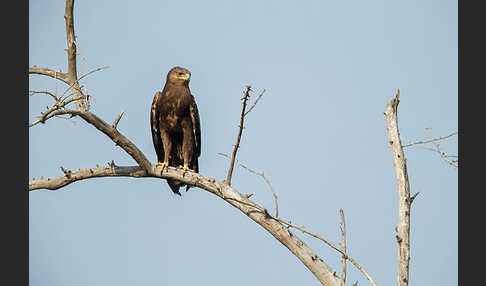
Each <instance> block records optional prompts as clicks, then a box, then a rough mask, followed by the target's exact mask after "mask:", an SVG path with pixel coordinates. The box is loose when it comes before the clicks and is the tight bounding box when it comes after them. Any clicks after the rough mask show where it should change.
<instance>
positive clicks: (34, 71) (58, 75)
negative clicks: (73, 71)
mask: <svg viewBox="0 0 486 286" xmlns="http://www.w3.org/2000/svg"><path fill="white" fill-rule="evenodd" d="M29 74H40V75H45V76H49V77H52V78H54V79H58V80H60V81H62V82H64V83H66V84H69V77H68V75H67V74H65V73H63V72H60V71H55V70H52V69H48V68H39V67H30V68H29Z"/></svg>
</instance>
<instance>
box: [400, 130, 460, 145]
mask: <svg viewBox="0 0 486 286" xmlns="http://www.w3.org/2000/svg"><path fill="white" fill-rule="evenodd" d="M456 134H457V131H454V132H452V133H451V134H449V135H446V136H441V137H437V138H432V139H430V140H425V141H416V142H412V143H408V144H406V145H403V146H402V147H403V148H405V147H410V146H413V145H419V144H427V143H431V142H436V141H440V140H444V139H447V138H449V137H451V136H454V135H456Z"/></svg>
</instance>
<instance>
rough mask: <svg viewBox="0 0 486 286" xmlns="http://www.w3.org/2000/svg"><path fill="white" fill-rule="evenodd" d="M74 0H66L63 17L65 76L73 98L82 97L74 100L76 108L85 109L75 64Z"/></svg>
mask: <svg viewBox="0 0 486 286" xmlns="http://www.w3.org/2000/svg"><path fill="white" fill-rule="evenodd" d="M73 8H74V0H66V10H65V14H64V19H65V21H66V40H67V46H68V51H67V53H68V72H67V76H68V79H69V84H70V85H72V86H73V92H74V94H73V97H74V98H75V99H77V98H82V100H77V101H76V109H77V110H80V111H87V110H88V109H89V106H88V102H87V100H86V96H84V95H83V94H82V92H81V88H80V86H79V82H78V72H77V64H76V36H75V35H74V16H73Z"/></svg>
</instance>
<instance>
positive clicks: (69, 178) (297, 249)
mask: <svg viewBox="0 0 486 286" xmlns="http://www.w3.org/2000/svg"><path fill="white" fill-rule="evenodd" d="M73 6H74V0H66V9H65V16H64V18H65V21H66V39H67V46H68V49H67V51H68V57H67V58H68V61H67V62H68V72H67V73H63V72H60V71H56V70H52V69H49V68H40V67H35V66H34V67H30V68H29V74H38V75H44V76H48V77H51V78H54V79H56V80H59V81H60V82H63V83H65V84H67V85H68V88H67V89H66V90H65V91H64V92H63V94H62V95H60V96H59V95H57V94H55V93H52V92H50V91H30V94H36V93H38V94H45V95H49V96H50V97H52V99H53V100H54V103H53V104H52V106H51V107H47V109H46V110H45V111H44V112H42V113H41V115H40V116H39V118H38V119H37V120H35V121H34V122H33V123H31V124H30V125H29V127H33V126H36V125H37V124H39V123H45V122H46V121H47V120H49V119H51V118H53V117H63V116H68V117H76V116H77V117H80V118H82V119H83V120H84V121H85V122H86V123H88V124H89V125H91V126H93V127H94V128H96V129H98V130H99V131H100V132H101V133H103V134H105V135H106V136H108V137H109V138H110V139H111V140H112V141H113V142H114V143H115V144H116V145H117V146H119V147H121V148H122V149H123V150H124V151H125V152H127V153H128V154H129V155H130V156H131V157H132V158H133V159H134V160H135V161H136V163H137V165H136V166H117V165H116V164H115V163H114V161H112V162H111V163H109V164H108V165H107V166H103V167H99V166H96V167H91V168H85V169H80V170H77V171H71V170H68V169H65V168H63V167H61V170H62V172H63V175H62V176H60V177H57V178H43V179H37V180H36V179H34V180H31V181H30V182H29V191H34V190H38V189H49V190H58V189H61V188H62V187H64V186H66V185H69V184H71V183H73V182H77V181H80V180H86V179H90V178H96V177H132V178H145V177H151V178H160V179H176V180H179V181H181V182H183V183H185V184H187V185H191V186H194V187H198V188H200V189H202V190H205V191H207V192H209V193H210V194H213V195H215V196H217V197H219V198H221V199H222V200H224V201H225V202H227V203H229V204H230V205H232V206H233V207H235V208H237V209H238V210H240V211H241V212H242V213H244V214H245V215H246V216H248V217H249V218H250V219H252V220H253V221H254V222H256V223H257V224H259V225H260V226H261V227H263V228H264V229H265V230H267V231H268V232H269V233H270V234H271V235H272V236H273V237H275V239H277V240H278V241H280V242H281V243H282V244H283V245H284V246H285V247H287V248H288V249H289V251H290V252H291V253H292V254H294V255H295V256H296V257H297V258H298V259H299V260H300V261H301V262H302V263H303V264H304V265H305V266H306V267H307V268H308V269H309V270H310V271H311V272H312V273H313V274H314V275H315V277H316V278H317V279H318V280H319V281H320V282H321V283H322V285H327V286H338V285H339V286H342V285H345V282H346V262H347V261H349V262H350V263H352V264H353V265H354V266H355V267H356V268H357V269H358V270H360V271H361V273H362V274H363V275H364V276H365V277H366V278H367V279H368V280H369V282H370V283H371V284H372V285H376V283H375V281H374V280H373V279H372V278H371V276H370V275H369V274H368V273H367V272H366V271H365V269H364V268H363V267H362V266H361V265H360V264H358V262H357V261H356V260H355V259H354V258H352V257H350V256H349V255H348V252H347V249H346V228H345V220H344V212H343V211H342V210H340V215H341V246H340V247H338V246H336V245H334V244H333V243H331V242H330V241H328V240H327V239H325V238H324V237H322V236H320V235H318V234H315V233H313V232H311V231H308V230H307V229H305V228H304V227H301V226H298V225H296V224H294V223H291V222H290V221H287V220H284V219H282V218H280V217H279V214H278V201H277V195H276V192H275V190H274V189H273V187H272V185H271V184H270V181H269V180H268V178H267V177H265V175H264V173H263V172H257V171H255V170H253V169H251V168H248V167H246V166H245V165H243V164H241V163H240V162H239V161H238V160H237V159H236V155H237V151H238V148H239V144H240V139H241V136H242V134H243V125H244V119H245V117H246V116H247V115H248V114H249V113H250V111H252V110H253V108H254V107H255V105H256V104H257V102H258V100H260V98H261V97H262V96H263V93H264V92H265V90H263V91H262V92H261V93H260V94H259V96H258V97H257V98H256V99H255V100H254V102H253V104H252V105H251V106H250V108H249V109H248V110H247V109H246V107H247V105H248V103H249V99H250V92H251V91H252V89H251V86H249V85H248V86H246V88H245V91H244V96H243V98H242V101H243V104H242V105H243V108H242V111H241V115H240V125H239V130H238V136H237V141H236V143H235V145H234V149H233V152H232V155H231V156H229V155H226V154H222V155H224V156H226V157H228V158H229V159H230V166H229V169H228V174H227V176H226V180H225V181H218V180H216V179H214V178H211V177H208V176H205V175H203V174H199V173H193V172H190V171H187V172H183V171H182V170H180V169H178V168H174V167H166V168H164V169H163V170H162V169H161V167H159V166H157V165H156V164H154V163H152V162H150V161H149V160H148V159H147V157H146V156H145V155H144V154H143V152H142V151H140V149H139V148H138V147H137V146H136V145H135V144H133V142H132V141H130V139H128V138H127V137H126V136H125V135H124V134H122V133H121V132H120V131H119V130H118V129H117V126H118V123H119V121H120V120H121V118H122V116H123V114H124V112H123V111H122V112H120V114H119V115H118V116H117V117H116V118H115V119H114V120H113V123H112V124H109V123H107V122H105V121H104V120H103V119H101V118H100V117H98V116H97V115H95V114H93V113H91V112H90V111H89V107H90V102H89V94H87V93H85V92H84V91H83V86H81V85H80V84H79V80H80V79H82V78H83V77H85V76H87V75H89V74H92V73H94V72H96V71H99V70H102V69H104V68H105V67H102V68H97V69H95V70H93V71H91V72H89V73H87V74H85V75H82V76H80V77H78V75H77V69H76V49H77V43H76V40H75V33H74V24H73V23H74V21H73ZM398 97H399V93H398V94H397V96H396V97H395V98H394V99H393V100H392V101H391V102H390V103H389V104H387V106H386V112H385V115H386V119H387V127H388V133H389V137H390V144H391V147H392V153H393V158H394V164H395V169H396V172H397V180H398V185H399V188H398V189H399V196H400V199H399V205H400V209H399V224H398V226H397V232H398V235H397V240H398V244H399V251H398V256H399V277H398V280H399V283H398V285H408V277H409V273H408V264H409V248H410V244H409V229H410V219H409V218H410V205H411V203H412V201H413V199H415V197H416V195H417V194H415V195H414V196H412V197H410V190H409V185H408V175H407V171H406V161H405V157H404V155H403V148H402V144H401V142H400V137H399V133H398V126H397V114H396V112H397V106H398ZM72 103H74V104H75V109H69V108H68V106H69V104H72ZM235 164H239V165H240V166H242V167H244V168H246V169H247V170H248V171H250V172H252V173H254V174H257V175H259V176H261V177H262V178H263V179H264V180H265V182H266V183H267V184H268V185H269V187H270V189H271V191H272V194H273V196H274V201H275V209H276V212H275V215H272V214H270V213H269V212H268V211H267V209H266V208H264V207H262V206H260V205H258V204H256V203H255V202H254V201H252V200H250V197H251V196H252V195H253V194H242V193H240V192H239V191H237V190H236V189H235V188H233V187H231V177H232V173H233V168H234V166H235ZM291 228H294V229H297V230H299V231H302V232H303V233H305V234H308V235H310V236H312V237H315V238H317V239H319V240H321V241H323V242H324V243H326V244H327V245H329V246H330V247H331V248H333V249H335V250H336V251H337V252H339V253H340V254H341V259H342V273H341V275H338V274H337V273H336V271H334V270H333V269H331V268H330V267H329V266H328V265H327V264H326V263H325V261H324V259H322V258H320V257H319V256H318V255H317V254H316V253H315V252H314V251H313V250H312V249H310V248H309V247H308V246H307V244H305V243H304V242H303V241H302V240H301V239H300V238H299V237H298V236H297V235H296V234H294V233H293V232H292V231H291V230H290V229H291Z"/></svg>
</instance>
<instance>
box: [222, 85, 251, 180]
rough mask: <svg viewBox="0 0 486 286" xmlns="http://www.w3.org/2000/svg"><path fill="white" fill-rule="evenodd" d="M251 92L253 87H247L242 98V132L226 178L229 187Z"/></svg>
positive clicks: (239, 133)
mask: <svg viewBox="0 0 486 286" xmlns="http://www.w3.org/2000/svg"><path fill="white" fill-rule="evenodd" d="M250 91H251V86H250V85H247V86H246V91H245V93H244V94H245V95H244V96H243V98H242V100H243V108H242V109H241V116H240V130H238V137H237V138H236V144H235V148H234V149H233V154H232V156H231V163H230V166H229V169H228V176H226V181H225V182H226V184H228V185H229V186H231V177H232V176H233V167H234V165H235V158H236V152H237V151H238V148H239V147H240V140H241V133H243V122H244V120H245V109H246V103H247V101H248V98H249V97H250Z"/></svg>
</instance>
